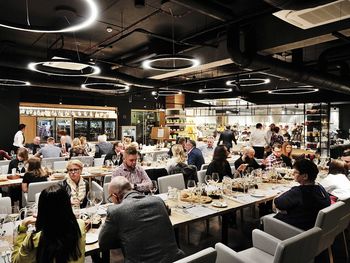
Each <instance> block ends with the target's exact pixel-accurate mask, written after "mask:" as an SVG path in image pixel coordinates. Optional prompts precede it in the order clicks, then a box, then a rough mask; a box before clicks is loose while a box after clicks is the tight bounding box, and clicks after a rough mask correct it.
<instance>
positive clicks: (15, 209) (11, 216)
mask: <svg viewBox="0 0 350 263" xmlns="http://www.w3.org/2000/svg"><path fill="white" fill-rule="evenodd" d="M8 218H9V219H10V221H11V222H12V224H13V234H12V242H13V244H14V243H15V239H16V233H17V232H16V231H15V228H16V221H17V220H18V219H19V218H20V209H19V206H18V205H14V206H12V213H11V214H9V215H8Z"/></svg>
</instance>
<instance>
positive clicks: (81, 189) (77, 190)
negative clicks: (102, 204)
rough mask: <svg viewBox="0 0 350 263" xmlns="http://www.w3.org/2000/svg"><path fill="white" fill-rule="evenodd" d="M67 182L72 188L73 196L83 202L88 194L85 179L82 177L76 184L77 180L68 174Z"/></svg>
mask: <svg viewBox="0 0 350 263" xmlns="http://www.w3.org/2000/svg"><path fill="white" fill-rule="evenodd" d="M67 184H68V185H69V186H70V189H71V197H73V198H78V199H79V201H80V203H82V202H83V200H84V198H85V196H86V187H85V182H84V179H83V178H82V177H80V180H79V183H78V185H76V184H75V182H74V181H73V180H72V179H71V178H70V177H69V176H67Z"/></svg>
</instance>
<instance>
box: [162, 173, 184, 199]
mask: <svg viewBox="0 0 350 263" xmlns="http://www.w3.org/2000/svg"><path fill="white" fill-rule="evenodd" d="M158 186H159V193H160V194H162V193H167V192H168V186H171V187H174V188H177V189H179V190H182V189H185V180H184V176H183V174H172V175H167V176H162V177H159V178H158Z"/></svg>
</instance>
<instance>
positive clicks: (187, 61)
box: [142, 55, 200, 71]
mask: <svg viewBox="0 0 350 263" xmlns="http://www.w3.org/2000/svg"><path fill="white" fill-rule="evenodd" d="M158 62H164V63H165V62H168V63H170V64H172V65H171V66H166V65H164V66H161V65H156V63H158ZM176 62H182V63H184V64H182V65H176ZM199 64H200V61H199V60H198V59H196V58H193V57H190V56H184V55H159V56H156V57H155V58H152V59H147V60H145V61H143V62H142V66H143V68H145V69H154V70H163V71H173V70H182V69H189V68H194V67H197V66H198V65H199Z"/></svg>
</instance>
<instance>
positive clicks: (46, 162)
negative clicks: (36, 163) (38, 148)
mask: <svg viewBox="0 0 350 263" xmlns="http://www.w3.org/2000/svg"><path fill="white" fill-rule="evenodd" d="M64 160H65V157H55V158H43V159H42V160H41V166H42V167H47V166H48V165H49V166H51V168H53V164H54V162H61V161H64Z"/></svg>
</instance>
